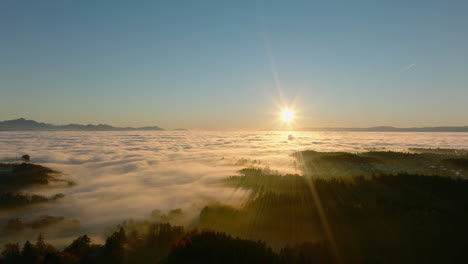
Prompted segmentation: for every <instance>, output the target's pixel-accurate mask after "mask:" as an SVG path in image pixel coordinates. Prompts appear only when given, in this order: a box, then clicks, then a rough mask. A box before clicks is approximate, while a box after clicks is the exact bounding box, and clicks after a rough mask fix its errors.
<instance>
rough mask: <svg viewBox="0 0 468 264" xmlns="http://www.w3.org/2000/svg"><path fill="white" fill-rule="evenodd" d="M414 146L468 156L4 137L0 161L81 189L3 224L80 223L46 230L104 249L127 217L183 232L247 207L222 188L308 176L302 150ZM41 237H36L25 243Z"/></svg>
mask: <svg viewBox="0 0 468 264" xmlns="http://www.w3.org/2000/svg"><path fill="white" fill-rule="evenodd" d="M413 148H444V149H468V133H398V132H397V133H380V132H379V133H374V132H354V133H353V132H262V131H260V132H255V131H237V132H236V131H229V132H228V131H223V132H216V131H152V132H140V131H138V132H135V131H131V132H1V133H0V162H10V161H14V160H15V159H16V157H20V156H21V155H23V154H29V155H30V156H31V162H33V163H35V164H40V165H43V166H47V167H49V168H52V169H53V170H56V171H59V172H60V174H59V176H58V177H60V178H63V179H64V180H69V181H72V182H73V183H74V185H73V186H64V185H63V184H62V185H61V184H56V185H54V184H52V185H50V186H47V187H40V186H38V187H29V188H28V189H27V190H26V191H28V192H31V193H34V194H40V195H44V196H52V195H54V194H56V193H61V194H64V197H63V198H61V199H58V200H57V201H54V202H51V203H46V204H41V205H37V206H30V207H25V208H18V209H9V210H0V225H2V226H3V225H4V224H5V223H6V222H7V221H8V220H10V219H12V218H19V219H21V220H22V221H24V222H28V221H29V222H31V221H34V220H35V219H38V218H40V217H41V216H44V215H49V216H53V217H64V218H65V219H67V221H69V222H68V225H70V223H72V224H71V225H72V226H73V223H75V222H73V221H76V222H79V227H73V228H70V229H69V232H63V230H48V231H47V230H46V231H45V232H46V235H48V240H49V241H51V242H53V243H55V244H58V245H60V244H65V243H68V242H69V241H70V240H71V238H72V237H75V236H76V235H77V234H85V233H86V234H88V235H91V237H93V239H95V240H96V241H102V236H103V235H106V234H103V233H105V231H106V230H109V229H108V228H112V227H114V226H115V225H117V224H119V223H121V222H122V221H124V220H128V219H135V220H144V219H147V218H148V217H150V215H151V212H153V214H154V212H155V211H153V210H159V211H156V212H160V213H161V214H169V212H170V211H171V210H174V209H179V208H180V209H181V210H182V212H183V216H182V217H180V218H178V219H177V224H181V225H185V226H190V225H191V224H192V223H193V222H194V221H197V217H198V215H199V213H200V210H201V209H202V208H203V207H205V206H207V205H213V204H217V203H222V204H224V205H230V206H233V207H240V206H241V205H242V204H243V203H244V202H245V201H246V199H248V197H249V195H250V193H251V190H249V189H241V188H238V189H236V188H233V187H232V186H229V185H225V184H220V181H221V180H223V179H226V178H228V177H230V176H235V175H238V174H239V173H238V171H239V170H240V169H242V168H244V167H251V166H253V167H257V168H261V169H265V168H267V169H268V170H271V171H275V172H276V171H277V172H279V173H280V174H282V173H293V174H300V175H301V174H303V171H302V169H301V166H299V164H298V161H297V160H296V159H295V158H294V156H292V154H294V153H295V152H297V151H304V150H315V151H326V152H328V151H346V152H351V153H360V152H366V151H387V150H392V151H411V149H413ZM103 230H104V231H103ZM43 232H44V231H43ZM47 232H48V233H47ZM36 236H37V232H35V231H34V230H33V231H31V232H25V233H21V234H20V235H19V237H17V238H16V239H17V240H18V241H23V240H24V239H34V238H35V237H36ZM13 237H14V236H13ZM11 239H12V237H8V240H9V241H11ZM0 242H4V241H0Z"/></svg>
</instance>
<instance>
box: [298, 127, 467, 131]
mask: <svg viewBox="0 0 468 264" xmlns="http://www.w3.org/2000/svg"><path fill="white" fill-rule="evenodd" d="M303 130H307V131H338V132H340V131H342V132H468V126H441V127H408V128H400V127H392V126H377V127H366V128H359V127H351V128H346V127H323V128H305V129H303Z"/></svg>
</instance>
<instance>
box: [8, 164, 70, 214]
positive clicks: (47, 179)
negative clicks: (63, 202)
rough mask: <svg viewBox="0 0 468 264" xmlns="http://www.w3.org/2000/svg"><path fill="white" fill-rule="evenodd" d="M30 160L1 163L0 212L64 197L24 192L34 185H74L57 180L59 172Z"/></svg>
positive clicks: (61, 195)
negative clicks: (53, 183)
mask: <svg viewBox="0 0 468 264" xmlns="http://www.w3.org/2000/svg"><path fill="white" fill-rule="evenodd" d="M29 158H30V157H29V156H28V155H24V156H23V159H24V160H25V162H23V163H7V164H6V163H0V210H4V209H11V208H18V207H24V206H29V205H33V204H38V203H46V202H51V201H55V200H57V199H60V198H62V197H64V195H63V194H60V193H58V194H55V195H52V196H51V197H46V196H43V195H37V194H29V193H24V192H22V190H23V189H24V188H27V187H30V186H32V185H48V184H50V183H51V182H61V183H64V184H66V185H68V186H71V185H73V184H74V183H73V182H72V181H67V180H63V179H59V178H57V177H56V176H55V175H57V174H58V172H57V171H54V170H52V169H50V168H47V167H44V166H41V165H37V164H32V163H29Z"/></svg>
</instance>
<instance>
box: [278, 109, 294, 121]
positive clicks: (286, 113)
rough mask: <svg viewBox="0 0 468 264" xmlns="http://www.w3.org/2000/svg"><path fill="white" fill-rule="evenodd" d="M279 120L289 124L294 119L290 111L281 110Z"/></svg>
mask: <svg viewBox="0 0 468 264" xmlns="http://www.w3.org/2000/svg"><path fill="white" fill-rule="evenodd" d="M281 119H282V120H283V121H284V122H291V121H292V120H293V119H294V113H293V112H292V111H291V110H287V109H286V110H283V112H281Z"/></svg>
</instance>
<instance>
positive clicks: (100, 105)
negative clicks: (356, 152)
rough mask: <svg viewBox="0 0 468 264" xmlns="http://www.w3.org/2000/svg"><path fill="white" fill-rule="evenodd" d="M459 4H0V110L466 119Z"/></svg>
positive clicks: (372, 120)
mask: <svg viewBox="0 0 468 264" xmlns="http://www.w3.org/2000/svg"><path fill="white" fill-rule="evenodd" d="M466 14H468V2H467V1H385V2H384V1H341V2H335V1H323V2H318V1H18V0H11V1H9V0H6V1H1V2H0V38H1V42H0V120H5V119H13V118H18V117H25V118H28V119H35V120H38V121H42V122H49V123H55V124H66V123H95V124H96V123H107V124H112V125H118V126H127V125H128V126H143V125H159V126H161V127H166V128H175V127H186V128H193V129H242V128H248V129H255V128H259V129H276V128H279V127H281V125H282V124H281V122H280V121H279V120H278V116H279V115H278V112H279V111H280V109H281V108H284V107H290V108H294V109H295V111H296V116H297V118H296V120H295V123H294V125H295V126H296V127H324V126H331V127H362V126H376V125H393V126H400V127H408V126H439V125H468V104H467V103H466V101H467V99H468V48H467V47H468V34H467V33H468V32H467V29H468V16H467V15H466Z"/></svg>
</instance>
